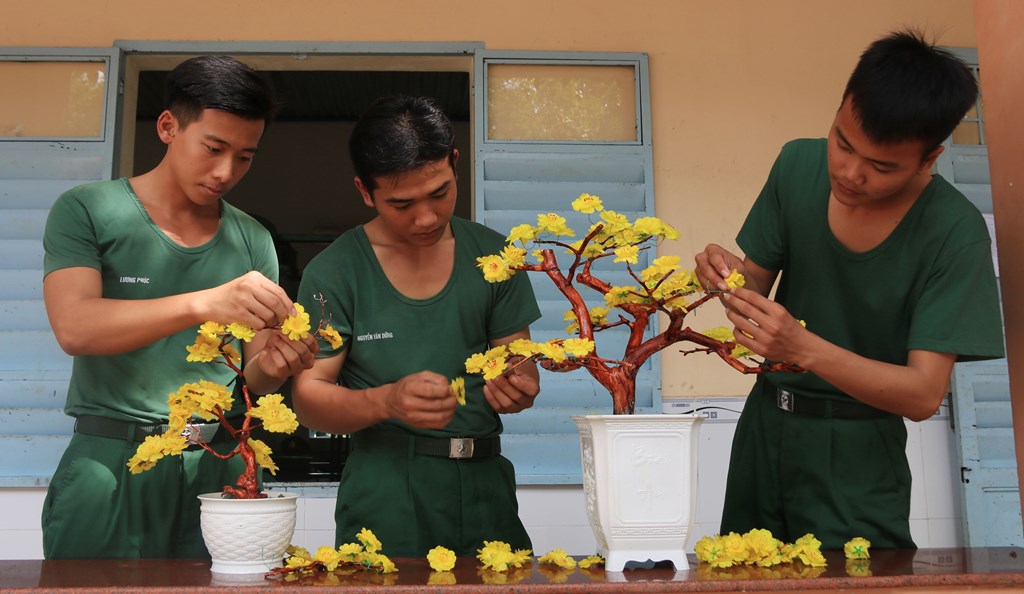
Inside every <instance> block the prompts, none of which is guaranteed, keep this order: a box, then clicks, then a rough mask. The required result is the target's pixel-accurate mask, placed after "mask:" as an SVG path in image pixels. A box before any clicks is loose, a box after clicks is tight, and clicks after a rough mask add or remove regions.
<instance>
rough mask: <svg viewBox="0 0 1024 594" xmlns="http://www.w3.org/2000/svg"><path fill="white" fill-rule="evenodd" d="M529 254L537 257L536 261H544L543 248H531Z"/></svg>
mask: <svg viewBox="0 0 1024 594" xmlns="http://www.w3.org/2000/svg"><path fill="white" fill-rule="evenodd" d="M530 255H531V256H533V257H534V258H536V259H537V262H544V250H533V251H532V252H530Z"/></svg>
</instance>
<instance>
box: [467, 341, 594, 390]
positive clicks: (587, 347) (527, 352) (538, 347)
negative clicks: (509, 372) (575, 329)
mask: <svg viewBox="0 0 1024 594" xmlns="http://www.w3.org/2000/svg"><path fill="white" fill-rule="evenodd" d="M593 352H594V341H593V340H587V339H583V338H564V339H554V340H549V341H548V342H534V341H532V340H529V339H526V338H520V339H517V340H513V341H512V342H510V343H509V344H508V346H505V345H502V346H497V347H494V348H493V349H490V350H488V351H487V352H485V353H477V354H475V355H472V356H471V357H469V358H468V359H466V371H467V372H468V373H482V374H483V376H484V379H485V380H489V379H494V378H496V377H498V376H499V375H501V374H502V373H504V372H505V369H506V367H507V366H508V365H507V364H508V358H509V357H510V356H519V357H523V358H528V357H532V356H534V355H540V356H543V357H547V358H548V359H551V360H552V361H554V362H555V363H561V362H563V361H565V360H566V359H568V358H569V357H573V358H577V359H578V358H582V357H586V356H587V355H589V354H591V353H593Z"/></svg>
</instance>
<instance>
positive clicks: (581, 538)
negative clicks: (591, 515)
mask: <svg viewBox="0 0 1024 594" xmlns="http://www.w3.org/2000/svg"><path fill="white" fill-rule="evenodd" d="M526 531H527V533H529V535H530V540H532V541H533V552H534V553H535V554H536V555H543V554H545V553H547V552H548V551H551V550H553V549H565V552H566V553H568V554H570V555H593V554H596V553H597V539H596V538H594V531H593V530H591V529H590V525H589V524H587V525H586V526H542V527H538V526H535V527H533V528H529V527H528V528H527V529H526Z"/></svg>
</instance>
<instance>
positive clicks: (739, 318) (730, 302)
mask: <svg viewBox="0 0 1024 594" xmlns="http://www.w3.org/2000/svg"><path fill="white" fill-rule="evenodd" d="M722 302H723V303H725V306H726V316H727V317H728V318H729V321H731V322H732V323H733V324H735V326H736V330H735V331H734V333H733V334H734V335H735V337H736V342H737V343H739V344H741V345H743V346H745V347H747V348H748V349H750V350H752V351H754V352H755V353H757V354H758V355H761V356H762V357H764V358H765V359H768V360H769V361H786V362H788V363H796V364H797V365H800V364H801V353H802V352H806V351H805V350H803V345H805V344H807V342H808V339H810V338H811V335H810V332H809V331H808V330H807V329H806V328H804V327H803V325H801V324H800V322H798V321H797V320H796V318H794V317H793V316H792V315H790V313H789V311H787V310H786V308H785V307H783V306H782V305H779V304H778V303H776V302H774V301H772V300H770V299H768V298H767V297H764V296H762V295H761V294H760V293H757V292H755V291H751V290H750V289H746V288H738V289H734V290H733V291H732V293H730V294H727V295H723V297H722Z"/></svg>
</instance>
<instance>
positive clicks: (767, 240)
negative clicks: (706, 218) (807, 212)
mask: <svg viewBox="0 0 1024 594" xmlns="http://www.w3.org/2000/svg"><path fill="white" fill-rule="evenodd" d="M783 152H785V149H783ZM782 161H783V154H780V155H779V156H778V157H777V158H776V159H775V163H774V164H773V165H772V168H771V171H770V172H769V174H768V179H767V180H766V181H765V184H764V187H763V188H761V193H760V194H758V196H757V199H756V200H755V201H754V205H753V206H752V207H751V208H750V212H749V214H747V218H746V220H745V221H744V222H743V226H742V227H741V228H740V231H739V233H738V234H737V236H736V243H737V244H738V245H739V246H740V249H741V250H743V253H744V254H745V255H746V256H747V257H748V258H750V259H751V260H753V261H754V263H756V264H757V265H758V266H760V267H762V268H764V269H766V270H774V271H779V270H781V269H782V268H783V264H784V262H785V254H786V249H787V248H786V239H785V238H786V234H785V233H784V227H783V220H784V217H783V214H782V202H781V198H782V196H780V177H781V176H782V168H783V163H782Z"/></svg>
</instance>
